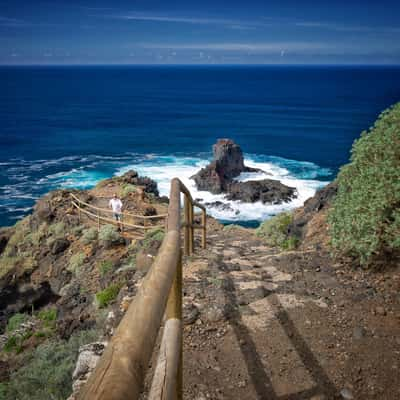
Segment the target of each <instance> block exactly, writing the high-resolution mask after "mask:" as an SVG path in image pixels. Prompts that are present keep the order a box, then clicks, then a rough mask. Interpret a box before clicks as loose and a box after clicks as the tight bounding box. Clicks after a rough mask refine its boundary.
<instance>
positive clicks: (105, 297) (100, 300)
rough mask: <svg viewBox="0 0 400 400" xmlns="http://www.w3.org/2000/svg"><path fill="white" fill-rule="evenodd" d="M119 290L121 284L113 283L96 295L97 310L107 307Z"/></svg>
mask: <svg viewBox="0 0 400 400" xmlns="http://www.w3.org/2000/svg"><path fill="white" fill-rule="evenodd" d="M120 289H121V284H118V283H114V284H111V285H110V286H108V287H107V288H106V289H104V290H102V291H100V292H97V293H96V302H97V305H98V306H99V308H105V307H107V306H108V305H109V304H110V303H111V302H112V301H113V300H115V299H116V298H117V296H118V293H119V291H120Z"/></svg>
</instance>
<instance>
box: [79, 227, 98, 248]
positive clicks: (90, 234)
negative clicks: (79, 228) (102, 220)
mask: <svg viewBox="0 0 400 400" xmlns="http://www.w3.org/2000/svg"><path fill="white" fill-rule="evenodd" d="M97 236H98V232H97V229H96V228H89V229H86V230H84V231H83V235H82V237H81V241H82V243H83V244H90V243H92V242H94V241H96V240H97Z"/></svg>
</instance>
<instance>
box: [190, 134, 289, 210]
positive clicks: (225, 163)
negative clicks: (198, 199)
mask: <svg viewBox="0 0 400 400" xmlns="http://www.w3.org/2000/svg"><path fill="white" fill-rule="evenodd" d="M213 154H214V160H213V161H212V162H211V163H210V164H209V165H207V167H205V168H203V169H201V170H200V171H199V172H198V173H197V174H196V175H193V176H192V179H193V180H194V181H195V183H196V186H197V188H198V189H199V190H207V191H209V192H211V193H214V194H219V193H227V196H226V197H227V199H228V200H240V201H244V202H248V203H254V202H256V201H262V202H263V203H272V204H280V203H282V202H288V201H290V200H291V199H293V198H295V197H296V189H295V188H291V187H288V186H285V185H283V184H282V183H281V182H279V181H276V180H272V179H264V180H261V181H246V182H240V181H235V180H234V178H236V177H238V176H239V175H240V174H241V173H242V172H262V171H260V170H258V169H255V168H250V167H247V166H246V165H245V164H244V159H243V152H242V149H241V148H240V147H239V146H238V145H237V144H236V143H235V142H233V141H232V140H230V139H219V140H218V142H217V143H216V144H215V145H214V146H213Z"/></svg>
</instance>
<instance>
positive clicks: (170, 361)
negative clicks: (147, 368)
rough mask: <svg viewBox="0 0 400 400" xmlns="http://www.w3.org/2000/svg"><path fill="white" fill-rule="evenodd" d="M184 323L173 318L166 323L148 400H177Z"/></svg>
mask: <svg viewBox="0 0 400 400" xmlns="http://www.w3.org/2000/svg"><path fill="white" fill-rule="evenodd" d="M181 342H182V322H181V320H180V319H176V318H171V319H168V320H167V321H166V323H165V327H164V334H163V338H162V342H161V346H160V353H159V356H158V360H157V366H156V369H155V371H154V376H153V381H152V385H151V389H150V393H149V396H148V400H175V399H177V398H178V399H181V398H182V397H181V396H180V397H178V396H177V395H178V392H180V393H182V391H181V389H180V388H179V378H178V371H179V370H180V368H179V366H180V364H181V356H180V354H181V346H182V343H181Z"/></svg>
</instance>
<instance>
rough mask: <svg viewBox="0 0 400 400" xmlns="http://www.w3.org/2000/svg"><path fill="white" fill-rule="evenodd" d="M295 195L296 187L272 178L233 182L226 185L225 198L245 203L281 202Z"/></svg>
mask: <svg viewBox="0 0 400 400" xmlns="http://www.w3.org/2000/svg"><path fill="white" fill-rule="evenodd" d="M296 196H297V194H296V189H295V188H292V187H289V186H286V185H284V184H282V183H281V182H279V181H277V180H273V179H263V180H261V181H246V182H233V183H231V184H230V185H229V187H228V195H227V199H229V200H240V201H244V202H247V203H254V202H256V201H261V202H262V203H270V204H281V203H283V202H288V201H290V200H291V199H293V198H295V197H296Z"/></svg>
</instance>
